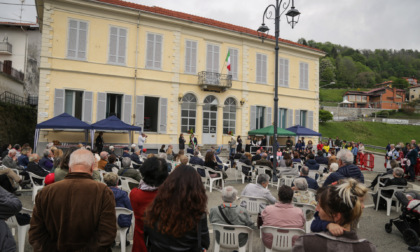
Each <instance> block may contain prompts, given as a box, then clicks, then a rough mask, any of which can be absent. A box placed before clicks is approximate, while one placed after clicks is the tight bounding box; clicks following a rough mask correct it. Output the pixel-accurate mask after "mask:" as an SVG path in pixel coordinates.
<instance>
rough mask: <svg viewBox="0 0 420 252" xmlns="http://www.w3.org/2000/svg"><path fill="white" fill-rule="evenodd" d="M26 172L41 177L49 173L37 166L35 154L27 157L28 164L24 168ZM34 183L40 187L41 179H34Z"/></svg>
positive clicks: (36, 155) (37, 156)
mask: <svg viewBox="0 0 420 252" xmlns="http://www.w3.org/2000/svg"><path fill="white" fill-rule="evenodd" d="M26 171H27V172H31V173H33V174H35V175H38V176H41V177H45V176H47V175H48V174H49V173H50V172H49V171H47V170H45V169H44V168H42V167H41V166H40V165H39V155H38V154H36V153H34V154H31V155H30V156H29V163H28V168H26ZM34 182H35V183H37V184H39V185H41V184H42V179H37V178H34Z"/></svg>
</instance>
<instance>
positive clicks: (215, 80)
mask: <svg viewBox="0 0 420 252" xmlns="http://www.w3.org/2000/svg"><path fill="white" fill-rule="evenodd" d="M198 84H199V85H200V87H201V89H202V90H204V91H216V92H225V91H226V90H227V89H229V88H231V87H232V75H228V74H219V73H213V72H206V71H202V72H199V73H198Z"/></svg>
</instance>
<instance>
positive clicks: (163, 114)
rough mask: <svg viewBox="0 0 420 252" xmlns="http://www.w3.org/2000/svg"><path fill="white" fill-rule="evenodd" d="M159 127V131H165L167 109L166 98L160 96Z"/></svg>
mask: <svg viewBox="0 0 420 252" xmlns="http://www.w3.org/2000/svg"><path fill="white" fill-rule="evenodd" d="M159 101H160V123H159V124H160V127H159V133H166V121H167V116H168V115H167V114H168V113H167V110H168V98H160V99H159Z"/></svg>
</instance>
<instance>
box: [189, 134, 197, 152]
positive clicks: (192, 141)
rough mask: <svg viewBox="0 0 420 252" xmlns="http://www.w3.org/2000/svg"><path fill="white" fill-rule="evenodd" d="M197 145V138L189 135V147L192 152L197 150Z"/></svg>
mask: <svg viewBox="0 0 420 252" xmlns="http://www.w3.org/2000/svg"><path fill="white" fill-rule="evenodd" d="M197 145H198V140H197V138H196V137H195V136H194V134H191V136H190V146H191V148H192V149H193V150H195V149H196V148H197Z"/></svg>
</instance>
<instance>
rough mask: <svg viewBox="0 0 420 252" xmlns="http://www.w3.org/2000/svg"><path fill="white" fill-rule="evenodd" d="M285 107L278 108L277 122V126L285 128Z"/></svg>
mask: <svg viewBox="0 0 420 252" xmlns="http://www.w3.org/2000/svg"><path fill="white" fill-rule="evenodd" d="M286 121H287V109H285V108H280V109H279V123H278V127H279V128H282V129H285V128H287V124H286Z"/></svg>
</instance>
